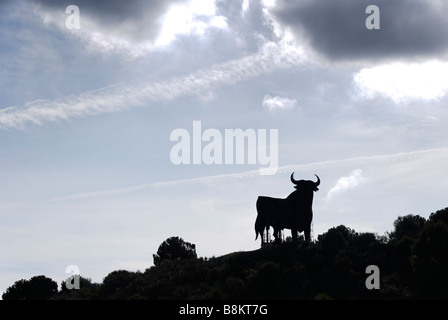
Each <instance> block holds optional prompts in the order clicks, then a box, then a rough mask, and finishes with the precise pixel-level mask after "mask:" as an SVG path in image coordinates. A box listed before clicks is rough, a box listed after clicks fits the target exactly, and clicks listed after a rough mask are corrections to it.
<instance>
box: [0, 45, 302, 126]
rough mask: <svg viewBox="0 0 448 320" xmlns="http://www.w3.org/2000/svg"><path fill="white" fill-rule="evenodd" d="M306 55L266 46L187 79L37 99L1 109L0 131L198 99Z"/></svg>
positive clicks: (296, 62)
mask: <svg viewBox="0 0 448 320" xmlns="http://www.w3.org/2000/svg"><path fill="white" fill-rule="evenodd" d="M306 62H307V58H306V56H305V55H304V54H303V52H301V51H300V50H296V49H294V48H292V47H289V46H288V45H284V44H274V43H267V44H266V45H265V46H264V47H263V48H262V49H261V50H260V51H259V52H257V53H255V54H252V55H249V56H247V57H245V58H242V59H236V60H229V61H227V62H224V63H221V64H217V65H214V66H211V67H210V68H208V69H204V70H198V71H195V72H193V73H190V74H188V75H185V76H178V77H173V78H171V79H169V80H166V81H159V82H134V83H133V84H130V85H129V84H116V85H111V86H107V87H104V88H101V89H98V90H93V91H88V92H85V93H82V94H80V95H77V96H68V97H65V98H61V99H56V100H44V99H40V100H35V101H31V102H27V103H25V105H24V107H17V106H12V107H6V108H3V109H0V129H11V128H15V129H23V128H25V127H26V126H27V125H28V124H35V125H42V124H43V123H46V122H55V121H59V120H67V119H71V118H81V117H85V116H93V115H98V114H103V113H111V112H122V111H125V110H128V109H131V108H135V107H141V106H144V105H148V103H151V102H157V101H166V100H173V99H176V98H178V97H181V96H187V95H200V94H201V93H204V92H210V91H212V90H214V89H216V88H217V87H220V86H230V85H234V84H237V83H239V82H241V81H244V80H248V79H251V78H255V77H259V76H261V75H264V74H267V73H270V72H273V71H276V70H281V69H287V68H292V67H295V66H300V65H303V64H305V63H306Z"/></svg>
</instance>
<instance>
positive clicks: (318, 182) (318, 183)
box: [315, 174, 320, 187]
mask: <svg viewBox="0 0 448 320" xmlns="http://www.w3.org/2000/svg"><path fill="white" fill-rule="evenodd" d="M315 176H316V177H317V181H316V182H315V184H316V187H317V186H318V185H320V179H319V176H318V175H317V174H315Z"/></svg>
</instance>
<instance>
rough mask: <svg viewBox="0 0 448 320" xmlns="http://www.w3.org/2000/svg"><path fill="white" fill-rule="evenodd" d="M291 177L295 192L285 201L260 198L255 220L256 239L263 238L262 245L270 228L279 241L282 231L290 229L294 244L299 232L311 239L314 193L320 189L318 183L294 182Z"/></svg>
mask: <svg viewBox="0 0 448 320" xmlns="http://www.w3.org/2000/svg"><path fill="white" fill-rule="evenodd" d="M293 175H294V173H293V174H291V182H293V183H294V184H295V188H296V191H294V192H292V193H291V194H290V195H289V196H288V197H287V198H285V199H278V198H271V197H266V196H260V197H258V199H257V203H256V207H257V219H256V220H255V240H256V239H257V238H258V235H260V236H261V243H262V244H263V243H264V241H265V239H264V233H265V231H266V232H268V231H269V228H270V227H273V228H274V237H275V239H276V240H279V236H280V231H281V230H282V229H290V230H291V235H292V239H293V241H297V233H298V232H304V233H305V240H306V241H310V240H311V222H312V220H313V209H312V205H313V192H315V191H317V190H319V189H318V188H317V186H318V185H319V184H320V179H319V177H317V176H316V177H317V179H318V180H317V182H313V181H309V180H299V181H297V180H294V178H293Z"/></svg>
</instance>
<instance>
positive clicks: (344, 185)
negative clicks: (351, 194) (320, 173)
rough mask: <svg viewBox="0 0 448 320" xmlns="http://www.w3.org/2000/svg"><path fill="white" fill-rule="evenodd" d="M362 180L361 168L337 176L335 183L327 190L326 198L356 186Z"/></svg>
mask: <svg viewBox="0 0 448 320" xmlns="http://www.w3.org/2000/svg"><path fill="white" fill-rule="evenodd" d="M363 180H364V177H363V176H362V170H361V169H355V170H353V171H352V173H351V174H350V175H349V176H348V177H341V178H339V180H338V181H337V182H336V185H335V186H334V187H333V188H332V189H331V190H330V191H329V192H328V194H327V199H328V200H329V199H332V198H333V197H334V195H336V194H338V193H341V192H344V191H346V190H348V189H352V188H355V187H357V186H358V185H359V184H360V183H361V182H362V181H363Z"/></svg>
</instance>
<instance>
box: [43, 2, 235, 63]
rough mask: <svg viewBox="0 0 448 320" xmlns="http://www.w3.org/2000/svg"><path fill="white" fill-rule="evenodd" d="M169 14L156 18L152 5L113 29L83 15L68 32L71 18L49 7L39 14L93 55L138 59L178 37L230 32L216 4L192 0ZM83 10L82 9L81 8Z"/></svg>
mask: <svg viewBox="0 0 448 320" xmlns="http://www.w3.org/2000/svg"><path fill="white" fill-rule="evenodd" d="M164 7H166V8H164V9H165V10H166V11H165V12H163V11H162V12H158V11H159V10H160V8H158V9H157V10H156V11H157V13H160V14H161V15H160V16H159V17H157V16H154V12H152V7H151V4H148V7H147V8H146V9H147V10H146V11H145V10H143V9H142V10H143V12H142V13H141V17H134V18H133V19H126V20H125V21H117V22H116V23H115V24H114V25H113V26H112V25H110V24H105V25H102V24H101V23H100V22H99V20H98V19H95V18H92V17H91V16H89V15H88V14H84V12H83V11H82V13H81V16H80V22H81V28H80V29H79V30H70V31H69V30H67V29H66V26H65V19H66V17H67V15H65V16H64V15H63V14H61V12H60V10H54V9H52V8H49V7H40V8H38V9H37V10H36V11H37V14H38V15H40V17H41V19H42V20H43V22H44V23H45V24H51V25H55V26H57V27H58V28H60V29H61V30H62V31H64V32H69V33H70V34H71V35H72V36H74V37H76V38H78V39H80V40H81V41H82V42H83V43H85V44H86V46H87V48H88V49H89V50H91V51H99V52H103V53H120V54H125V55H127V56H128V57H129V58H137V57H141V56H143V55H146V54H147V53H150V52H152V51H154V50H155V49H158V48H160V47H164V46H167V45H169V44H170V43H172V42H173V41H174V40H175V39H176V38H177V37H178V36H181V35H193V36H202V35H204V34H205V33H206V32H207V31H208V30H209V29H211V28H215V29H221V30H225V29H227V27H228V26H227V20H226V18H225V17H224V16H221V15H218V14H217V10H216V4H215V1H202V0H189V1H183V2H178V3H175V4H172V5H168V4H166V5H165V6H164ZM80 9H82V7H81V8H80Z"/></svg>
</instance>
